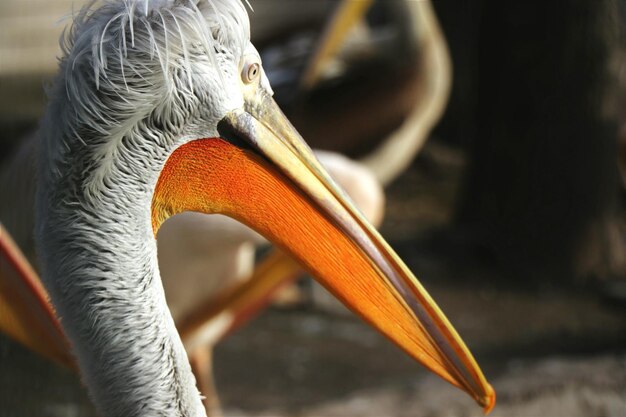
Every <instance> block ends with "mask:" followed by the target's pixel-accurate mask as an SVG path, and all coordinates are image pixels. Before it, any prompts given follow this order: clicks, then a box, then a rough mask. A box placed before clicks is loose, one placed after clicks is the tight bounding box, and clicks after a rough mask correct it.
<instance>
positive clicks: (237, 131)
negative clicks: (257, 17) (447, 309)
mask: <svg viewBox="0 0 626 417" xmlns="http://www.w3.org/2000/svg"><path fill="white" fill-rule="evenodd" d="M113 68H115V71H113V70H112V69H113ZM41 137H42V143H41V150H40V157H39V174H38V175H39V187H38V191H37V220H38V226H37V242H38V247H39V256H40V260H41V267H42V277H43V280H44V283H45V285H46V288H47V289H48V291H49V293H50V296H51V299H52V302H53V304H54V306H55V308H56V310H57V313H58V314H59V316H60V317H61V323H62V326H63V329H64V331H65V333H66V334H67V336H68V338H69V339H70V342H71V344H72V349H73V352H74V354H75V356H76V359H77V362H78V366H79V368H80V370H81V374H82V376H83V379H84V381H85V383H86V385H87V387H88V390H89V392H90V395H91V397H92V399H93V400H94V402H95V404H96V406H97V408H98V409H99V410H100V412H101V413H102V414H103V415H106V416H109V415H111V416H113V415H150V416H152V415H186V416H188V415H203V414H204V410H203V407H202V403H201V399H200V398H201V397H200V394H199V393H198V391H197V389H196V387H195V380H194V378H193V375H192V373H191V370H190V366H189V363H188V360H187V356H186V354H185V351H184V348H183V345H182V342H181V340H180V337H179V335H178V333H177V332H176V329H175V327H174V324H173V320H172V318H171V315H170V312H169V311H168V309H167V307H166V303H165V297H164V294H163V288H162V284H161V281H160V278H159V271H158V266H157V255H156V243H155V239H154V236H155V234H156V232H157V231H158V229H159V227H160V225H161V224H162V223H163V221H164V220H165V219H166V218H167V217H168V216H171V215H174V214H176V213H179V212H182V211H188V210H191V211H198V212H203V213H207V214H210V213H223V214H227V215H229V216H231V217H233V218H235V219H237V220H239V221H241V222H243V223H245V224H248V225H250V226H251V227H253V228H254V229H255V230H257V231H258V232H260V233H261V234H262V235H264V236H265V237H267V238H268V239H269V240H270V241H272V242H274V243H275V244H277V245H278V246H279V247H281V248H283V249H284V250H285V251H287V252H289V253H290V254H292V255H293V256H294V257H295V258H296V259H298V260H299V261H300V262H301V263H302V264H303V265H304V266H305V267H306V268H307V269H308V270H309V271H310V272H312V274H313V275H315V276H316V277H317V279H318V280H320V281H321V282H323V283H324V285H325V286H326V287H327V288H329V289H330V290H331V291H332V292H333V293H334V294H336V295H337V296H338V297H339V298H341V299H342V301H344V302H345V303H346V304H347V305H348V306H350V307H351V308H352V309H353V310H354V311H356V312H357V313H358V314H359V315H361V316H362V317H363V318H364V319H365V320H367V321H368V322H369V323H370V324H372V325H373V326H374V327H376V328H377V329H379V330H380V331H381V332H383V333H384V334H386V335H387V336H388V337H389V338H390V339H391V340H393V341H394V342H395V343H397V344H398V345H399V346H400V347H402V348H403V349H404V350H406V351H407V353H409V354H411V355H412V356H413V357H414V358H415V359H417V360H418V361H420V362H421V363H423V364H424V365H425V366H427V367H428V368H430V369H431V370H433V371H435V372H437V373H438V374H440V375H441V376H442V377H443V378H444V379H446V380H448V381H449V382H451V383H453V384H455V385H457V386H459V387H461V388H463V389H464V390H466V391H467V392H468V393H470V395H472V396H473V398H475V399H476V401H478V402H479V404H481V405H482V406H484V407H485V408H486V409H489V408H490V407H491V406H493V403H494V399H495V398H494V393H493V390H492V388H491V387H490V386H489V385H488V383H487V382H486V380H485V378H484V376H483V375H482V373H481V371H480V369H479V368H478V366H477V365H476V363H475V361H474V360H473V358H472V356H471V354H470V353H469V351H468V350H467V348H466V347H465V345H464V344H463V342H462V341H461V340H460V338H459V337H458V335H457V334H456V332H455V331H454V330H453V328H452V327H451V325H450V324H449V323H448V321H447V320H446V319H445V317H444V316H443V314H442V313H441V312H440V310H439V309H438V308H437V307H436V305H435V304H434V302H433V301H432V300H431V299H430V297H429V296H428V295H427V293H426V292H425V290H424V289H423V288H422V287H421V285H420V284H419V283H418V281H417V280H416V279H415V278H414V277H413V275H412V274H411V273H410V272H409V271H408V270H407V269H406V267H405V266H404V264H403V263H402V262H401V261H400V260H399V259H398V257H397V256H396V255H395V254H394V252H393V251H392V250H391V249H390V248H389V246H388V245H387V244H386V243H385V242H384V240H383V239H382V238H381V237H380V236H379V234H378V233H377V232H376V231H375V230H374V229H373V228H372V227H371V226H370V225H369V223H368V222H367V221H365V220H364V218H363V216H362V215H361V214H360V213H359V212H358V211H357V210H356V209H355V208H354V207H353V205H352V203H351V202H350V201H349V200H348V199H347V198H345V196H344V194H343V192H342V191H341V190H340V189H339V188H338V187H337V186H336V185H335V184H334V182H333V181H332V180H331V179H330V177H329V176H328V174H327V173H326V172H325V170H324V169H323V168H321V166H320V165H319V163H318V162H317V160H316V159H315V158H314V157H313V155H312V153H311V151H310V149H308V147H307V146H306V145H305V144H304V142H303V141H302V139H301V138H300V137H299V135H298V134H297V132H296V131H295V130H294V129H293V128H292V127H291V125H290V124H289V123H288V121H287V120H286V119H285V118H284V116H283V115H282V113H281V112H280V110H279V109H278V108H277V106H276V105H275V103H274V102H273V100H272V98H271V87H270V86H269V83H268V81H267V79H266V77H265V75H264V73H263V70H262V67H261V63H260V59H259V57H258V53H256V50H255V49H254V47H253V46H252V45H251V44H250V42H249V27H248V20H247V14H246V11H245V8H244V7H243V5H241V4H240V3H238V2H232V1H225V0H212V1H206V2H204V1H199V2H197V3H196V2H191V1H190V2H184V1H183V2H169V1H158V2H156V1H155V2H142V1H137V2H129V1H127V2H121V1H120V2H112V1H111V2H104V3H101V4H97V5H96V6H95V7H91V8H86V9H83V11H82V12H81V13H79V15H78V16H77V18H76V20H75V23H74V26H73V28H72V30H71V31H70V32H69V35H68V43H67V48H66V50H65V55H64V57H63V58H62V60H61V64H60V73H59V75H58V77H57V79H56V80H55V83H54V84H53V86H52V88H51V92H50V103H49V105H48V108H47V112H46V116H45V117H44V119H43V122H42V127H41Z"/></svg>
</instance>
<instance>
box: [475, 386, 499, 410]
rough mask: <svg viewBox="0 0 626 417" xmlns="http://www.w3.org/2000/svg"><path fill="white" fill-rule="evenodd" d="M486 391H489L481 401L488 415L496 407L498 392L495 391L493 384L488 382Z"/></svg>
mask: <svg viewBox="0 0 626 417" xmlns="http://www.w3.org/2000/svg"><path fill="white" fill-rule="evenodd" d="M486 391H487V392H486V393H485V396H484V397H482V398H480V400H479V403H480V405H481V406H482V407H483V411H484V413H485V415H488V414H489V413H491V410H493V407H495V405H496V392H495V391H494V389H493V387H492V386H491V384H487V390H486Z"/></svg>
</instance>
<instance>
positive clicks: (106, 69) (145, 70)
mask: <svg viewBox="0 0 626 417" xmlns="http://www.w3.org/2000/svg"><path fill="white" fill-rule="evenodd" d="M249 38H250V24H249V20H248V16H247V13H246V10H245V8H244V6H243V4H242V3H241V2H240V1H239V0H200V1H198V0H170V1H168V0H157V1H155V0H152V1H151V0H137V1H133V0H121V1H113V0H104V1H92V2H90V3H89V4H88V5H87V6H85V7H84V8H83V9H81V10H80V11H79V12H78V13H77V14H76V15H75V16H74V19H73V25H72V27H71V29H70V30H69V31H67V32H66V33H65V35H64V36H63V37H62V40H61V47H62V51H63V55H64V56H63V58H62V59H61V65H60V67H61V72H62V73H61V74H60V76H59V79H58V80H57V85H56V87H58V90H60V88H61V86H62V88H63V89H64V90H65V91H64V94H65V96H66V97H64V98H62V100H63V102H64V103H63V104H58V105H57V107H58V108H56V109H53V111H54V113H55V114H54V115H53V117H51V119H52V121H51V122H50V123H54V124H56V125H57V126H58V125H60V124H59V122H60V121H62V122H63V123H62V125H61V126H62V129H63V130H62V131H60V132H58V133H59V134H58V135H57V137H56V138H54V139H56V140H61V141H63V142H64V143H62V144H51V145H50V146H51V147H54V148H56V149H57V150H58V151H60V150H62V149H66V150H68V149H70V148H72V146H71V142H73V141H79V142H81V143H82V144H85V138H84V137H85V136H99V137H100V138H106V140H105V139H102V140H101V141H100V142H101V143H99V144H98V146H97V147H96V148H95V149H93V152H94V157H93V163H94V164H96V165H97V167H96V168H95V169H93V170H92V171H91V172H90V174H89V175H90V176H91V178H90V181H88V182H87V183H86V184H85V186H86V187H88V188H89V192H90V193H92V194H94V195H95V194H97V192H98V189H99V188H100V187H102V182H103V181H104V178H105V177H106V176H107V175H108V174H109V173H110V170H111V168H112V167H111V164H112V161H114V160H116V158H118V156H119V148H120V146H121V143H122V141H124V140H126V141H132V140H138V138H136V137H134V136H133V130H141V131H145V130H150V129H143V128H142V126H141V123H142V122H145V120H146V119H147V118H152V120H153V121H155V122H157V125H160V126H163V125H170V126H171V127H181V126H182V124H183V122H184V121H187V122H189V120H188V119H189V114H188V113H189V110H191V109H192V108H193V107H194V106H195V104H194V103H195V102H197V101H198V100H202V99H203V97H198V96H199V95H202V94H205V93H206V91H209V90H210V91H215V90H216V88H215V87H217V86H212V88H209V87H208V86H206V85H203V83H206V82H207V79H209V78H210V77H207V75H209V74H204V73H205V72H206V73H208V72H210V71H214V74H216V75H217V80H219V82H220V83H221V88H222V89H223V90H225V91H228V88H229V80H228V79H226V78H227V74H224V71H223V68H220V64H221V63H222V62H221V61H224V60H226V59H232V60H236V59H237V58H238V57H239V56H241V54H242V53H243V51H244V50H245V48H246V45H247V44H248V43H249ZM225 55H230V56H229V57H226V56H225ZM214 78H215V77H214ZM196 83H200V85H196ZM59 94H62V92H61V91H55V90H53V91H52V94H51V102H52V103H51V104H52V105H53V106H54V105H55V103H54V101H55V99H58V98H59V97H58V95H59ZM215 104H218V103H215ZM222 104H228V103H222ZM63 107H66V108H63ZM67 107H69V108H67ZM45 124H46V123H45V121H44V125H45ZM45 127H48V126H45ZM166 127H167V126H166ZM85 130H86V131H87V132H85ZM92 132H93V134H90V133H92ZM144 133H145V132H144ZM179 133H180V132H179ZM89 145H93V144H89ZM58 151H57V152H58ZM63 153H64V152H62V154H58V155H57V156H56V158H54V159H57V160H62V159H63ZM91 168H92V167H90V169H91Z"/></svg>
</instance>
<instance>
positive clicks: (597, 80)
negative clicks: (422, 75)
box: [0, 0, 626, 417]
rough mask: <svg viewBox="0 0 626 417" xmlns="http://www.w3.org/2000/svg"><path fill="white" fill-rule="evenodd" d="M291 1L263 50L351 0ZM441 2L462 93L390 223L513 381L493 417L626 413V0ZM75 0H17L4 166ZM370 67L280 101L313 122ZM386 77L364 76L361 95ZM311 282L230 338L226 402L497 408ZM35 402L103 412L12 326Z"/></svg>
mask: <svg viewBox="0 0 626 417" xmlns="http://www.w3.org/2000/svg"><path fill="white" fill-rule="evenodd" d="M413 1H417V0H413ZM286 3H288V0H257V1H255V2H253V3H252V4H253V7H255V9H256V12H255V14H254V15H253V16H252V19H253V23H252V25H253V26H252V28H253V38H254V39H255V40H256V42H255V43H256V44H257V46H258V47H259V49H260V50H261V52H262V53H263V51H264V50H265V51H267V50H268V49H269V48H277V47H278V48H280V47H281V45H283V46H282V47H285V46H284V45H285V42H284V39H285V37H289V36H293V34H292V33H293V32H294V31H308V32H313V33H316V31H317V32H319V31H320V30H321V27H322V25H323V22H324V21H325V20H326V19H327V18H328V16H329V13H331V12H332V10H333V7H334V6H335V5H336V1H332V0H329V1H321V0H302V1H300V2H299V6H297V7H293V10H294V11H293V12H292V13H293V15H291V16H289V17H288V18H285V19H284V20H285V21H287V22H289V23H288V24H287V23H284V24H282V25H281V23H280V19H277V18H276V16H280V13H278V11H280V12H281V13H283V12H285V10H286V9H287V7H286V6H285V4H286ZM433 5H434V8H435V10H436V12H437V15H438V17H439V20H440V23H441V26H442V29H443V32H444V34H445V36H446V39H447V41H448V46H449V50H450V55H451V59H452V65H453V71H452V73H453V85H452V90H451V96H450V101H449V103H448V106H447V110H446V112H445V113H444V116H443V118H442V120H441V121H440V123H439V124H438V125H437V127H436V129H435V130H434V131H433V133H432V135H431V137H430V139H429V140H428V142H427V144H426V146H425V147H424V149H423V150H422V151H421V152H420V154H419V155H418V157H417V158H416V159H415V161H414V162H413V163H412V164H411V166H410V168H409V169H408V170H407V171H406V172H405V173H404V174H403V175H402V176H401V177H400V178H398V179H397V180H396V181H394V182H393V183H392V184H391V185H390V186H389V187H388V188H387V190H386V191H387V207H386V218H385V222H384V224H383V226H382V228H381V230H382V234H383V236H385V237H386V238H387V239H388V240H389V241H390V243H391V244H392V246H394V247H395V248H396V249H397V250H398V252H399V254H400V255H401V257H402V258H403V259H405V261H406V262H407V263H408V265H409V267H411V269H412V270H413V271H414V272H415V273H416V275H417V276H418V277H420V279H421V280H423V282H424V284H425V286H426V287H427V288H428V289H429V291H431V293H432V294H433V297H434V298H435V299H436V300H438V303H439V304H440V306H441V307H442V309H443V310H444V311H445V312H446V314H447V315H448V316H449V317H450V320H451V321H452V323H454V324H455V326H456V327H457V329H458V330H459V333H460V334H461V335H462V336H463V337H464V338H465V340H466V342H467V343H468V345H469V347H470V348H471V349H472V350H473V351H474V352H475V354H476V356H477V359H478V362H479V363H480V364H481V365H482V366H483V368H484V369H485V372H486V374H487V376H488V377H489V378H490V380H491V382H492V384H493V385H494V387H495V389H496V391H498V405H497V406H496V408H495V410H494V412H493V415H498V416H500V415H501V416H518V415H519V416H540V415H546V416H624V415H626V350H625V347H626V314H625V312H626V251H625V239H624V237H625V234H624V233H625V227H626V221H625V220H626V212H625V211H624V202H625V201H626V199H625V198H624V182H623V177H622V176H621V174H620V168H624V167H625V166H622V165H620V161H621V163H626V161H625V160H624V158H623V156H624V155H625V154H626V128H625V127H624V126H626V124H624V123H625V122H626V108H625V107H624V104H625V101H624V82H625V79H624V78H625V75H624V74H625V69H624V62H625V61H624V22H625V19H626V12H625V10H626V7H625V5H624V4H623V2H621V1H617V0H597V1H593V2H590V1H585V0H571V1H569V2H550V3H546V4H542V5H541V6H537V5H533V4H529V3H526V2H515V3H510V2H509V3H504V2H498V1H495V0H476V1H472V2H458V1H452V0H435V1H434V2H433ZM71 7H72V2H71V1H61V0H47V1H44V0H28V1H25V0H22V1H9V0H5V1H3V2H1V3H0V152H1V155H2V158H3V159H4V158H8V157H9V155H10V154H11V152H12V150H13V149H14V148H15V146H16V143H17V139H18V138H19V137H20V136H22V135H23V134H25V133H27V132H29V131H30V130H32V129H33V128H35V127H36V124H37V119H38V117H39V116H40V114H41V111H42V109H43V106H44V103H45V98H44V97H45V96H44V94H43V86H44V85H45V83H46V80H49V78H50V77H51V76H52V74H53V73H54V71H55V66H56V63H55V56H57V55H58V54H59V52H58V46H57V44H58V43H57V39H58V36H59V34H60V32H61V30H62V29H63V27H64V25H65V23H64V22H60V19H61V18H62V17H63V16H64V15H67V14H68V12H69V11H71ZM75 7H78V4H76V5H75ZM289 10H291V8H290V9H289ZM371 18H372V19H375V17H371ZM393 18H394V17H393V16H392V17H391V19H393ZM277 27H279V29H277ZM400 58H402V57H400ZM389 61H390V62H392V61H393V59H392V58H390V59H389ZM400 61H402V59H400ZM296 67H297V65H296ZM355 74H356V75H353V76H352V78H349V77H348V78H344V79H340V80H339V81H337V82H335V83H330V84H328V85H326V87H325V89H322V90H321V91H318V92H317V93H315V94H317V95H315V94H312V95H311V96H308V97H307V96H305V98H302V97H296V98H294V97H292V96H290V95H289V92H290V91H293V86H291V87H290V84H289V80H287V81H285V84H284V86H283V87H281V88H276V91H277V94H278V95H279V96H278V97H277V99H278V100H279V101H281V100H282V101H281V102H282V103H283V104H284V105H285V106H286V108H285V110H286V112H287V113H288V114H290V115H291V116H292V118H295V120H294V122H295V123H296V127H300V126H298V123H297V121H298V120H299V119H303V120H305V121H304V122H301V123H303V124H304V123H306V122H307V121H306V120H307V119H306V117H309V116H307V115H308V114H310V113H306V114H305V116H302V111H303V110H302V109H303V108H304V109H307V103H309V105H310V103H319V102H320V101H318V102H316V101H314V100H331V103H330V104H326V105H332V100H333V97H342V96H341V91H342V90H341V89H342V88H344V89H350V88H355V87H354V85H353V84H354V80H355V79H357V80H358V79H359V78H358V77H361V76H363V75H361V74H360V73H359V72H358V71H357V72H356V73H355ZM383 74H384V72H383ZM270 75H271V74H270ZM355 77H356V78H355ZM270 78H271V77H270ZM365 79H366V80H369V78H365ZM351 80H352V83H351ZM391 81H392V80H391V79H389V80H384V79H383V81H381V85H383V86H384V85H386V84H387V83H391ZM368 85H369V84H368V82H360V83H357V87H358V88H359V89H360V91H361V94H362V95H361V96H356V97H362V96H366V95H367V94H368ZM350 91H352V90H350ZM280 94H282V96H281V95H280ZM307 99H308V100H311V101H303V100H307ZM384 104H385V103H382V104H381V106H384ZM368 117H371V116H368ZM401 121H402V118H401V117H400V118H399V119H398V120H396V121H395V122H394V121H392V122H390V124H389V126H386V128H387V130H389V129H392V128H394V127H395V125H397V124H399V123H400V122H401ZM308 123H312V122H311V121H310V119H309V121H308ZM338 123H339V124H340V123H341V122H340V121H339V122H338ZM302 128H303V129H306V126H303V127H302ZM383 135H384V132H382V133H381V134H380V135H378V136H383ZM304 136H305V138H307V135H306V134H304ZM373 136H376V135H373ZM375 140H376V137H372V138H369V141H370V142H372V141H375ZM332 143H333V142H331V143H330V144H326V145H327V146H332ZM337 146H338V147H339V146H340V145H337ZM362 146H365V145H362ZM343 150H345V151H348V152H349V153H351V154H352V155H353V156H355V155H359V154H360V153H363V151H364V150H363V149H359V147H358V146H357V147H354V146H346V147H345V148H343ZM620 155H621V156H622V159H621V160H620ZM0 195H1V194H0ZM0 198H1V197H0ZM301 287H302V288H303V294H304V299H303V300H302V301H301V302H300V303H298V304H297V305H295V306H291V307H285V308H272V309H270V310H268V311H267V312H265V313H264V314H263V315H262V316H261V317H260V318H259V319H257V320H256V321H254V322H252V323H251V324H250V325H249V326H247V327H245V328H244V329H242V330H240V331H238V332H237V333H235V334H234V335H232V336H231V337H229V338H228V339H227V340H226V341H225V342H223V343H222V344H221V345H220V346H218V349H217V353H216V366H217V375H216V380H217V384H218V389H219V390H220V393H221V394H222V400H223V404H224V406H225V409H226V414H227V415H233V416H237V415H245V416H248V415H251V416H252V415H255V416H256V415H262V416H265V415H267V416H269V415H280V416H282V415H297V416H320V417H324V416H329V417H330V416H346V417H348V416H357V415H358V416H408V415H429V416H456V415H480V413H481V412H480V410H479V409H477V408H476V407H475V406H474V405H473V404H472V403H471V401H470V400H469V399H468V398H465V397H464V396H463V395H462V394H461V393H459V392H455V391H454V390H453V389H452V388H450V387H448V386H446V385H445V384H444V383H442V382H440V381H439V380H436V379H435V378H434V377H432V376H430V375H426V372H424V371H423V370H422V369H420V368H419V367H418V366H416V365H415V364H414V363H412V361H411V360H409V359H408V358H407V357H405V356H404V355H403V354H402V353H401V352H400V351H399V350H397V349H396V348H395V347H393V346H391V345H390V344H389V343H388V342H386V341H385V340H383V339H382V338H381V337H379V336H378V335H376V334H374V332H373V331H370V330H369V329H368V328H366V327H365V326H364V325H363V324H361V323H360V322H358V321H357V320H355V319H354V318H352V317H347V316H345V315H341V314H336V313H333V312H330V313H329V312H328V311H326V310H322V309H320V308H319V306H317V305H316V304H315V303H314V302H312V301H310V299H309V296H308V295H307V294H310V292H311V290H310V284H309V283H307V282H304V283H302V284H301ZM22 415H24V416H26V415H43V416H83V415H85V416H87V415H93V411H92V409H91V407H90V405H89V402H88V399H87V398H86V395H85V393H84V391H83V389H82V388H81V387H80V383H79V381H78V380H77V378H76V377H75V376H74V375H73V374H71V373H70V372H69V371H66V370H62V369H58V368H57V367H55V366H54V365H51V364H48V363H47V362H45V361H44V360H43V359H40V358H37V357H35V356H34V355H33V354H31V353H30V352H28V351H26V350H24V349H22V348H21V347H19V346H18V345H16V344H14V343H13V342H11V341H9V340H7V339H5V338H2V339H0V416H3V417H4V416H22Z"/></svg>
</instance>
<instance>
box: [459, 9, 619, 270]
mask: <svg viewBox="0 0 626 417" xmlns="http://www.w3.org/2000/svg"><path fill="white" fill-rule="evenodd" d="M477 7H479V10H480V15H481V16H480V25H479V32H478V42H477V47H476V49H477V53H478V59H477V62H476V65H477V68H476V69H475V70H473V73H474V74H475V75H476V76H475V79H474V82H476V83H477V85H476V86H475V88H473V90H474V91H475V92H476V93H477V97H476V99H475V100H474V102H475V103H476V105H477V107H476V109H475V113H474V115H475V116H476V121H475V125H474V126H473V127H474V129H473V132H472V133H474V135H472V136H473V137H472V139H471V142H470V144H469V157H470V165H469V168H468V173H467V175H466V182H465V184H464V188H463V190H464V192H463V195H462V197H461V199H460V204H459V207H458V212H457V214H458V216H457V220H458V222H459V224H460V225H462V226H468V227H471V230H478V231H480V233H481V236H482V237H483V239H484V241H485V242H487V244H488V245H489V247H490V249H492V250H493V252H494V253H495V254H496V256H497V259H498V261H499V262H501V264H502V265H504V266H505V267H506V268H507V269H511V270H512V271H514V273H515V274H516V275H517V276H519V277H520V279H534V280H546V279H547V280H550V281H555V280H572V278H587V277H591V276H593V277H598V276H602V277H604V276H608V275H614V274H620V273H621V272H622V271H623V268H624V255H625V253H624V246H623V240H622V236H621V233H620V231H619V229H618V222H617V220H616V218H617V216H616V206H617V196H618V190H619V186H618V171H617V163H616V153H617V116H616V111H615V110H616V109H615V105H614V101H615V98H616V97H615V96H616V90H617V83H616V76H615V75H616V71H615V67H616V65H615V64H616V62H615V59H616V57H617V56H618V53H617V52H618V50H619V49H620V47H621V46H620V27H621V16H620V14H619V8H618V3H617V0H594V1H589V0H570V1H567V2H560V1H555V2H545V3H541V5H538V4H537V3H528V2H502V1H499V0H484V1H483V2H482V4H481V6H477ZM455 76H456V74H455ZM483 233H484V234H483Z"/></svg>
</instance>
